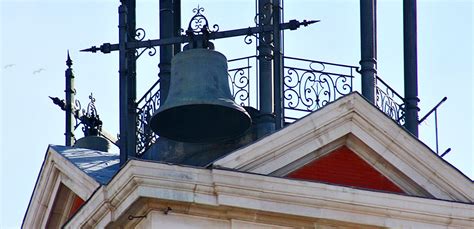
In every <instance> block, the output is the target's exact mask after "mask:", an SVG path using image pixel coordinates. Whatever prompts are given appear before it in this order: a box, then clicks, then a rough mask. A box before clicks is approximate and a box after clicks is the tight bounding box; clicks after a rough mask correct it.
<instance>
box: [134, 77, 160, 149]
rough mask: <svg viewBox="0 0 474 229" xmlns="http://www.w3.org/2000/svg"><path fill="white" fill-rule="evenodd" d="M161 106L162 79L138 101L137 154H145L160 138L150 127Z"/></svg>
mask: <svg viewBox="0 0 474 229" xmlns="http://www.w3.org/2000/svg"><path fill="white" fill-rule="evenodd" d="M159 107H160V80H157V81H156V82H155V83H154V84H153V86H152V87H151V88H150V89H149V90H148V91H147V92H146V93H145V94H144V95H143V97H142V98H141V99H140V100H138V102H137V144H136V146H137V148H136V150H137V154H138V155H141V154H143V153H144V152H145V151H146V150H147V149H148V148H149V147H150V146H151V145H153V143H155V142H156V140H157V139H158V135H156V134H155V133H154V132H153V130H151V128H150V125H149V124H150V120H151V117H152V116H153V114H154V113H155V111H156V110H158V108H159Z"/></svg>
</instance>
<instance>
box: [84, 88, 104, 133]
mask: <svg viewBox="0 0 474 229" xmlns="http://www.w3.org/2000/svg"><path fill="white" fill-rule="evenodd" d="M89 100H90V102H89V104H88V105H87V111H86V110H82V116H81V117H79V120H80V121H81V123H82V124H83V125H84V126H83V127H82V131H83V132H84V136H90V135H93V136H97V135H99V132H100V131H101V130H102V121H101V120H100V118H99V115H98V114H97V109H96V107H95V98H94V97H93V96H92V93H91V94H90V95H89Z"/></svg>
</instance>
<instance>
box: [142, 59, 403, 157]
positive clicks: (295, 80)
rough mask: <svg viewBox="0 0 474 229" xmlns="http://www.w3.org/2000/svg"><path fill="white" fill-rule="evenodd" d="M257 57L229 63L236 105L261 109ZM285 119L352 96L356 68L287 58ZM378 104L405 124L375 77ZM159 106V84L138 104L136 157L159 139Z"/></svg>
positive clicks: (397, 102)
mask: <svg viewBox="0 0 474 229" xmlns="http://www.w3.org/2000/svg"><path fill="white" fill-rule="evenodd" d="M257 61H258V60H257V57H256V56H247V57H242V58H237V59H231V60H229V61H228V65H229V70H228V77H229V86H230V90H231V94H232V96H233V97H234V99H235V102H236V103H237V104H239V105H241V106H251V107H255V108H258V106H259V101H258V93H259V92H258V88H259V86H258V83H259V82H258V77H257V76H258V65H257ZM283 70H284V72H283V83H284V85H283V99H284V118H285V122H286V123H291V122H293V121H295V120H298V119H300V118H302V117H304V116H306V115H308V114H309V113H311V112H313V111H315V110H317V109H319V108H321V107H324V106H325V105H327V104H328V103H330V102H333V101H335V100H337V99H338V98H340V97H342V96H344V95H347V94H349V93H351V92H352V91H353V90H354V89H353V81H354V78H355V74H356V72H357V67H356V66H350V65H342V64H335V63H328V62H321V61H315V60H307V59H301V58H294V57H284V67H283ZM375 93H376V99H375V100H376V101H375V105H376V106H377V107H378V108H379V109H380V110H382V111H383V112H384V113H385V114H387V115H388V116H389V117H390V118H392V119H394V120H395V121H397V122H398V123H399V124H400V125H403V124H404V122H405V111H404V100H403V97H402V96H400V95H399V94H398V93H397V92H396V91H395V90H394V89H392V88H391V87H390V86H388V85H387V84H386V83H385V82H384V81H383V80H382V79H380V78H379V77H377V78H376V88H375ZM159 106H160V81H159V80H158V81H156V83H155V84H154V85H153V86H152V87H151V88H150V89H149V90H148V91H147V92H146V93H145V95H144V96H143V97H142V98H141V99H140V100H139V101H138V102H137V113H138V120H137V154H138V155H140V154H142V153H144V152H145V151H146V150H147V149H148V148H149V147H150V146H151V145H153V143H155V142H156V140H157V139H158V136H157V135H156V134H154V133H153V131H152V130H151V128H150V126H149V122H150V120H151V117H152V116H153V114H154V113H155V111H156V110H157V109H158V108H159Z"/></svg>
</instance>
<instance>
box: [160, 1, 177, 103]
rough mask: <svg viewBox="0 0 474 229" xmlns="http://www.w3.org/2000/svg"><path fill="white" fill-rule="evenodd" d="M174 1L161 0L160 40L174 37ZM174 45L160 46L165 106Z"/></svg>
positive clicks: (161, 91) (161, 97)
mask: <svg viewBox="0 0 474 229" xmlns="http://www.w3.org/2000/svg"><path fill="white" fill-rule="evenodd" d="M173 19H174V17H173V0H160V39H163V38H170V37H173V35H174V33H175V32H174V31H173V28H174V23H173ZM173 53H174V48H173V45H162V46H160V63H159V64H158V67H159V68H160V73H158V76H159V77H160V103H161V104H163V103H164V101H166V97H167V96H168V91H169V86H170V78H171V59H172V58H173Z"/></svg>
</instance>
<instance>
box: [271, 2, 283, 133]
mask: <svg viewBox="0 0 474 229" xmlns="http://www.w3.org/2000/svg"><path fill="white" fill-rule="evenodd" d="M280 1H281V0H273V77H274V91H273V101H274V110H275V129H277V130H278V129H281V128H282V127H283V125H284V113H283V112H284V108H283V105H284V104H283V79H282V73H283V69H282V67H283V55H282V53H281V33H282V30H281V29H280V21H281V5H280Z"/></svg>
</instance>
